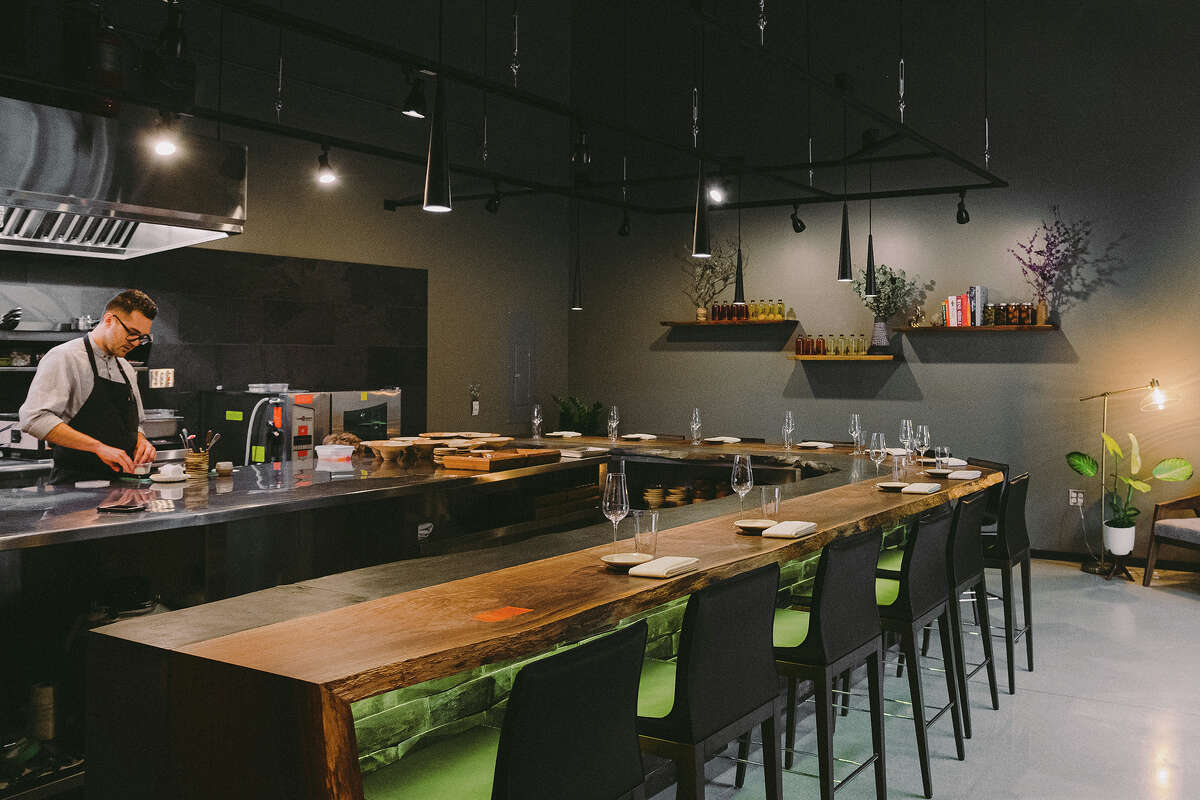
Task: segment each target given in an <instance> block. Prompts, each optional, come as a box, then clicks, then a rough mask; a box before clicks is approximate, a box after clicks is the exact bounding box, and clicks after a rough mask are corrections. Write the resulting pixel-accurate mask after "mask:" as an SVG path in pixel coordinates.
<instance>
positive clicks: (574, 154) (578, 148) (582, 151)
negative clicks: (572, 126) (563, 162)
mask: <svg viewBox="0 0 1200 800" xmlns="http://www.w3.org/2000/svg"><path fill="white" fill-rule="evenodd" d="M571 163H572V164H574V165H575V166H576V167H586V166H588V165H590V164H591V163H592V151H591V148H590V147H589V146H588V135H587V131H579V132H578V133H577V134H576V135H575V144H574V145H573V146H572V147H571Z"/></svg>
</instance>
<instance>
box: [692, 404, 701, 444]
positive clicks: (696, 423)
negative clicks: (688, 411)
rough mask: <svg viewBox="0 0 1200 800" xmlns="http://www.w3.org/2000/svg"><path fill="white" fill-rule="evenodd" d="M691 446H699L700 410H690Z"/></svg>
mask: <svg viewBox="0 0 1200 800" xmlns="http://www.w3.org/2000/svg"><path fill="white" fill-rule="evenodd" d="M692 444H694V445H699V444H700V409H698V408H693V409H692Z"/></svg>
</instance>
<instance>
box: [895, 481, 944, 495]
mask: <svg viewBox="0 0 1200 800" xmlns="http://www.w3.org/2000/svg"><path fill="white" fill-rule="evenodd" d="M941 490H942V485H941V484H940V483H910V484H909V485H908V486H905V487H904V488H903V489H901V490H900V494H933V493H934V492H940V491H941Z"/></svg>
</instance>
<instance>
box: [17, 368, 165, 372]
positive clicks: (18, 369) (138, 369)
mask: <svg viewBox="0 0 1200 800" xmlns="http://www.w3.org/2000/svg"><path fill="white" fill-rule="evenodd" d="M149 369H150V368H149V367H134V368H133V371H134V372H146V371H147V370H149ZM0 372H37V367H0Z"/></svg>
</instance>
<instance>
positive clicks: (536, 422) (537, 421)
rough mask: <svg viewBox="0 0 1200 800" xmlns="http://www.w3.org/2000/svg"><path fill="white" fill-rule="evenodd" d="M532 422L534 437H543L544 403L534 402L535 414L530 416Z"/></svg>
mask: <svg viewBox="0 0 1200 800" xmlns="http://www.w3.org/2000/svg"><path fill="white" fill-rule="evenodd" d="M530 422H531V423H532V427H533V438H535V439H540V438H542V404H541V403H534V404H533V414H532V416H531V417H530Z"/></svg>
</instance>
